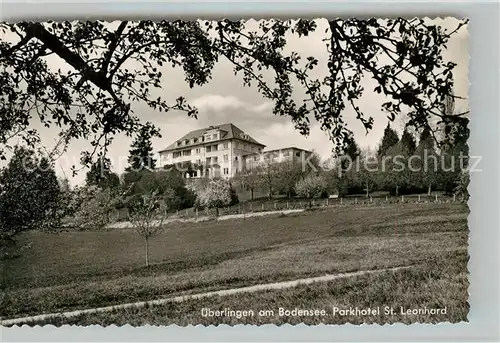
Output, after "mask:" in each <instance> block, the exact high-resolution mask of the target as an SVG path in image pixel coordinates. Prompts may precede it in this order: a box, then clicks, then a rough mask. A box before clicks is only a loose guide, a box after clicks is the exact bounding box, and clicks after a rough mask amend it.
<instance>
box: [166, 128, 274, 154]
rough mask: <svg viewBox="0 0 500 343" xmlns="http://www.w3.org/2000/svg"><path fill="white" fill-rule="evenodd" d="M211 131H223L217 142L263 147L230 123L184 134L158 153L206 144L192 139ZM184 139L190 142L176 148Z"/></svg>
mask: <svg viewBox="0 0 500 343" xmlns="http://www.w3.org/2000/svg"><path fill="white" fill-rule="evenodd" d="M213 129H219V130H221V131H223V136H222V137H221V138H220V139H218V140H223V139H239V140H241V141H244V142H250V143H254V144H258V145H261V146H262V147H265V145H264V144H261V143H259V142H257V141H256V140H255V139H253V138H252V137H250V136H249V135H248V134H245V133H244V132H243V130H241V129H240V128H238V127H236V126H234V125H233V124H231V123H228V124H222V125H213V126H209V127H206V128H203V129H199V130H194V131H191V132H189V133H188V134H186V135H184V136H182V137H181V138H179V139H178V140H176V141H175V142H174V143H172V144H170V145H169V146H168V147H166V148H165V149H163V150H160V152H163V151H167V150H174V149H177V148H179V149H183V148H185V147H189V146H196V145H200V144H204V143H206V142H201V141H200V142H198V143H192V139H193V138H199V137H201V136H203V134H204V133H205V132H206V131H208V130H213ZM244 134H245V136H243V135H244ZM186 139H188V140H189V142H190V143H189V144H183V145H181V146H177V142H184V141H185V140H186Z"/></svg>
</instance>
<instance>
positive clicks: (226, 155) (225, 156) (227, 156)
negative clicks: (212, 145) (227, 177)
mask: <svg viewBox="0 0 500 343" xmlns="http://www.w3.org/2000/svg"><path fill="white" fill-rule="evenodd" d="M227 161H229V155H228V154H225V155H224V162H227Z"/></svg>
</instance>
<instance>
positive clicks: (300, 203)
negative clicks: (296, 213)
mask: <svg viewBox="0 0 500 343" xmlns="http://www.w3.org/2000/svg"><path fill="white" fill-rule="evenodd" d="M301 207H302V200H301V201H299V208H301Z"/></svg>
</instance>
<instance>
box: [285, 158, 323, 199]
mask: <svg viewBox="0 0 500 343" xmlns="http://www.w3.org/2000/svg"><path fill="white" fill-rule="evenodd" d="M315 156H317V154H316V155H315V154H313V155H312V157H313V159H311V160H312V161H311V160H310V161H309V162H310V163H312V166H313V168H315V169H316V170H319V158H317V157H315ZM276 167H277V168H276V170H277V171H276V174H277V180H276V181H277V182H276V190H277V192H279V193H280V194H286V196H287V197H288V198H291V197H292V196H294V195H295V194H296V192H295V184H296V183H297V181H298V180H299V179H300V178H301V177H302V176H303V174H304V173H306V172H313V171H311V170H306V171H302V166H301V164H297V163H294V162H293V161H284V162H280V163H278V164H277V166H276ZM310 168H311V167H310Z"/></svg>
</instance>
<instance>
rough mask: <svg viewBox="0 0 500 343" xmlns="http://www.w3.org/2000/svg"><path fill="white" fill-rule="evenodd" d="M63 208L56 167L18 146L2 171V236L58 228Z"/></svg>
mask: <svg viewBox="0 0 500 343" xmlns="http://www.w3.org/2000/svg"><path fill="white" fill-rule="evenodd" d="M59 208H60V189H59V183H58V181H57V177H56V174H55V171H54V168H53V166H52V165H51V164H50V163H49V161H48V160H47V158H45V157H38V156H36V155H35V153H34V152H33V151H32V150H28V149H26V148H24V147H20V146H17V147H16V148H15V150H14V155H13V156H12V158H11V159H10V161H9V163H8V165H7V166H6V167H5V168H4V169H2V170H1V171H0V236H1V237H13V236H15V235H16V234H18V233H20V232H23V231H26V230H53V229H55V228H58V227H59V226H60V219H61V216H60V212H59ZM1 237H0V238H1Z"/></svg>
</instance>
